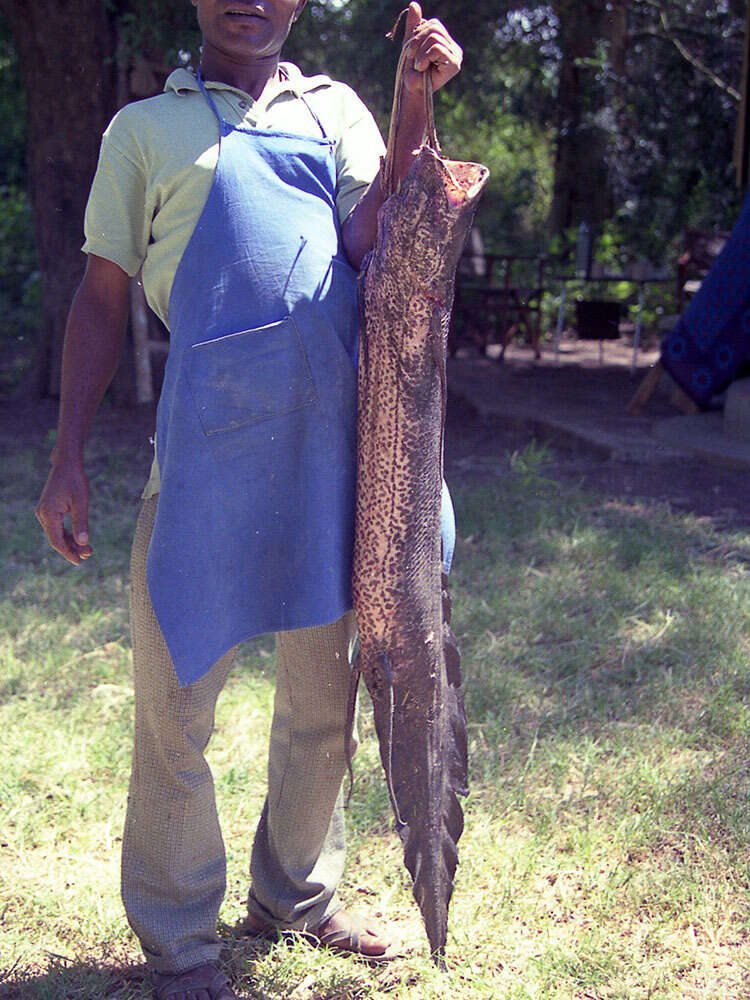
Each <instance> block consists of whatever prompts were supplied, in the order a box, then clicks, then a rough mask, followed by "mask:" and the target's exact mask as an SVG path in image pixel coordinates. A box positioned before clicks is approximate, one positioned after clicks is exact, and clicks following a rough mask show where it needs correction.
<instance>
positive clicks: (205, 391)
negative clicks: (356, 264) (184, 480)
mask: <svg viewBox="0 0 750 1000" xmlns="http://www.w3.org/2000/svg"><path fill="white" fill-rule="evenodd" d="M188 379H189V381H190V387H191V389H192V393H193V399H194V400H195V405H196V407H197V410H198V418H199V420H200V422H201V427H202V428H203V432H204V434H205V435H206V436H207V437H211V436H212V435H214V434H221V433H223V432H226V431H232V430H235V429H236V428H238V427H245V426H247V425H248V424H257V423H260V422H262V421H264V420H271V419H272V418H274V417H280V416H283V415H284V414H286V413H293V412H294V411H295V410H301V409H303V408H304V407H306V406H310V405H312V404H313V403H315V402H316V401H317V396H316V393H315V387H314V385H313V382H312V379H311V377H310V365H309V363H308V359H307V355H306V353H305V348H304V346H303V344H302V340H301V338H300V335H299V332H298V330H297V327H296V326H295V324H294V320H293V319H292V318H291V316H287V317H286V319H283V320H280V321H279V322H278V323H269V324H268V325H267V326H261V327H257V328H256V329H252V330H243V331H242V332H240V333H232V334H229V335H228V336H225V337H219V338H218V339H217V340H207V341H203V342H202V343H200V344H194V345H193V347H192V348H191V349H190V359H189V367H188Z"/></svg>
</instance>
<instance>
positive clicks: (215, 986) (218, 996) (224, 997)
mask: <svg viewBox="0 0 750 1000" xmlns="http://www.w3.org/2000/svg"><path fill="white" fill-rule="evenodd" d="M151 975H152V977H153V979H154V996H155V997H156V1000H169V998H170V997H174V996H177V995H179V994H180V993H182V994H187V995H188V996H189V995H190V994H192V995H193V996H195V994H196V993H199V992H204V993H208V995H209V997H210V998H211V1000H238V997H237V994H236V993H235V992H234V990H232V989H230V987H229V980H228V979H227V977H226V976H225V975H224V973H223V972H219V970H218V969H217V968H216V966H215V965H199V966H197V967H196V968H195V969H188V971H187V972H176V973H174V975H171V974H169V973H165V972H152V973H151Z"/></svg>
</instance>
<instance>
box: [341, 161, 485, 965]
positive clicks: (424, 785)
mask: <svg viewBox="0 0 750 1000" xmlns="http://www.w3.org/2000/svg"><path fill="white" fill-rule="evenodd" d="M488 174H489V172H488V170H487V168H486V167H484V166H482V165H481V164H473V163H463V162H460V161H449V160H444V159H442V158H441V157H440V155H439V153H438V152H437V151H436V150H435V149H433V148H431V147H430V146H427V145H425V146H422V147H421V148H420V150H419V151H418V152H417V153H416V155H415V157H414V160H413V162H412V165H411V169H410V171H409V173H408V175H407V177H406V178H405V180H404V181H403V183H402V184H401V187H400V189H399V191H398V192H396V193H394V194H392V195H391V196H390V197H389V198H388V200H387V201H386V202H385V203H384V205H383V206H382V208H381V210H380V213H379V217H378V235H377V239H376V243H375V246H374V248H373V250H372V252H371V253H370V254H369V255H368V257H367V258H366V260H365V262H364V266H363V271H362V274H361V276H360V314H361V349H360V364H359V374H358V380H359V387H358V392H359V408H358V428H357V442H358V467H357V512H356V522H355V545H354V568H353V577H352V591H353V598H354V608H355V611H356V613H357V620H358V625H359V636H360V653H359V667H360V669H361V671H362V674H363V676H364V678H365V682H366V684H367V688H368V691H369V693H370V696H371V698H372V701H373V708H374V716H375V727H376V731H377V734H378V739H379V743H380V756H381V761H382V764H383V768H384V771H385V774H386V781H387V783H388V789H389V794H390V797H391V804H392V806H393V811H394V814H395V817H396V824H397V828H398V830H399V833H400V835H401V838H402V842H403V845H404V860H405V864H406V866H407V868H408V870H409V872H410V873H411V875H412V879H413V882H414V895H415V898H416V900H417V903H418V905H419V907H420V910H421V911H422V914H423V917H424V920H425V926H426V930H427V935H428V938H429V941H430V947H431V949H432V952H433V954H434V955H435V956H440V955H442V953H443V951H444V948H445V943H446V937H447V919H448V905H449V902H450V899H451V895H452V892H453V879H454V875H455V871H456V866H457V862H458V854H457V848H456V845H457V842H458V839H459V837H460V836H461V832H462V830H463V812H462V810H461V806H460V803H459V800H458V796H459V795H463V794H466V791H467V786H468V776H467V772H468V760H467V741H466V718H465V714H464V708H463V699H462V695H461V673H460V656H459V653H458V648H457V644H456V641H455V637H454V636H453V633H452V631H451V629H450V600H449V598H448V593H447V583H446V580H445V578H444V577H443V576H442V574H441V551H440V502H441V486H442V451H443V432H444V422H445V400H446V375H445V356H446V341H447V334H448V325H449V319H450V312H451V306H452V301H453V288H454V282H455V273H456V268H457V265H458V259H459V257H460V254H461V251H462V249H463V246H464V244H465V241H466V237H467V235H468V232H469V229H470V227H471V222H472V219H473V215H474V211H475V208H476V204H477V201H478V198H479V195H480V193H481V191H482V189H483V187H484V185H485V183H486V181H487V177H488Z"/></svg>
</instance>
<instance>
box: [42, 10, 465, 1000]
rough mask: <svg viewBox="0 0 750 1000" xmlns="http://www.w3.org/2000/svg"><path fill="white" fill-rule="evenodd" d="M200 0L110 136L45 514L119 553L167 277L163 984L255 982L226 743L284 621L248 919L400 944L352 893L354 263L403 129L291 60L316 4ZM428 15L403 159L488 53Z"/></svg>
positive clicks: (161, 452)
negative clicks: (145, 364) (117, 378)
mask: <svg viewBox="0 0 750 1000" xmlns="http://www.w3.org/2000/svg"><path fill="white" fill-rule="evenodd" d="M192 2H193V4H194V6H196V8H197V13H198V20H199V23H200V26H201V30H202V33H203V49H202V59H201V66H200V70H199V72H198V74H196V75H193V74H192V73H190V72H188V71H187V70H177V71H175V73H173V74H172V75H171V76H170V78H169V79H168V81H167V84H166V87H165V93H164V94H162V95H160V96H159V97H156V98H151V99H149V100H147V101H141V102H137V103H136V104H132V105H129V106H128V107H126V108H125V109H123V111H121V112H120V113H119V114H118V115H117V116H116V117H115V119H114V120H113V122H112V123H111V125H110V126H109V128H108V129H107V132H106V133H105V137H104V141H103V144H102V152H101V157H100V162H99V167H98V170H97V174H96V177H95V179H94V183H93V186H92V191H91V196H90V199H89V205H88V208H87V214H86V243H85V245H84V251H85V252H86V253H87V254H88V263H87V268H86V273H85V276H84V279H83V281H82V283H81V286H80V288H79V290H78V292H77V294H76V297H75V299H74V301H73V304H72V307H71V311H70V317H69V322H68V329H67V334H66V342H65V352H64V363H63V380H62V396H61V408H60V423H59V430H58V437H57V443H56V445H55V448H54V451H53V455H52V471H51V472H50V476H49V479H48V481H47V484H46V486H45V488H44V491H43V494H42V497H41V499H40V501H39V505H38V508H37V516H38V518H39V520H40V522H41V524H42V526H43V528H44V530H45V532H46V534H47V537H48V539H49V541H50V544H51V545H52V546H53V548H55V549H56V550H57V551H58V552H60V553H61V555H63V556H64V557H65V558H66V559H68V560H69V561H70V562H71V563H73V564H75V565H79V564H80V563H81V562H82V561H84V560H86V559H88V558H90V556H91V555H92V554H93V549H92V547H91V545H90V543H89V537H88V527H87V510H88V485H87V480H86V475H85V472H84V460H83V451H84V441H85V438H86V435H87V432H88V430H89V427H90V424H91V421H92V419H93V416H94V413H95V411H96V408H97V407H98V405H99V402H100V401H101V398H102V396H103V394H104V391H105V390H106V388H107V386H108V384H109V382H110V380H111V378H112V376H113V374H114V372H115V369H116V367H117V364H118V360H119V356H120V352H121V348H122V342H123V337H124V334H125V329H126V324H127V316H128V288H129V280H130V277H131V276H132V275H134V274H135V273H136V272H137V271H138V270H139V268H142V273H143V282H144V288H145V291H146V295H147V297H148V299H149V302H150V304H151V305H152V308H154V309H155V311H156V312H157V313H158V314H159V315H160V316H161V317H162V319H163V320H164V321H165V323H166V324H167V325H168V327H169V330H170V354H169V359H168V363H167V370H166V373H165V382H164V387H163V390H162V394H161V399H160V403H159V412H158V416H157V436H156V459H155V464H154V468H153V470H152V475H151V479H150V481H149V484H148V486H147V488H146V491H145V492H144V498H145V502H144V506H143V509H142V511H141V514H140V517H139V520H138V525H137V528H136V535H135V540H134V543H133V554H132V565H131V614H132V627H133V659H134V669H135V705H136V709H135V711H136V718H135V748H134V755H133V773H132V778H131V787H130V796H129V800H128V814H127V819H126V828H125V835H124V838H123V878H122V891H123V900H124V903H125V908H126V911H127V915H128V920H129V922H130V924H131V926H132V927H133V929H134V930H135V932H136V934H137V935H138V937H139V940H140V942H141V945H142V947H143V950H144V953H145V955H146V958H147V961H148V964H149V966H150V968H151V970H152V974H153V976H154V980H155V988H156V995H157V997H158V998H160V1000H163V998H167V997H169V998H171V1000H231V998H232V997H233V996H234V994H233V993H232V991H231V989H230V988H229V986H228V984H227V981H226V979H225V977H224V976H223V975H222V974H221V973H219V972H218V970H217V968H216V961H217V958H218V955H219V951H220V941H219V938H218V936H217V933H216V919H217V915H218V910H219V905H220V903H221V899H222V897H223V893H224V888H225V859H224V849H223V844H222V840H221V833H220V830H219V826H218V819H217V815H216V807H215V802H214V795H213V785H212V780H211V775H210V772H209V770H208V766H207V764H206V761H205V759H204V757H203V751H204V750H205V747H206V745H207V743H208V739H209V737H210V733H211V728H212V725H213V713H214V706H215V703H216V699H217V697H218V694H219V692H220V691H221V688H222V686H223V684H224V681H225V680H226V676H227V673H228V671H229V668H230V666H231V661H232V658H233V655H234V648H235V646H236V645H237V643H238V642H240V641H241V640H242V639H245V638H248V637H250V636H251V635H256V634H260V633H261V632H266V631H274V632H276V637H277V656H278V678H277V691H276V702H275V711H274V720H273V724H272V731H271V741H270V751H269V766H268V774H269V786H268V796H267V799H266V803H265V806H264V809H263V813H262V816H261V820H260V823H259V826H258V830H257V833H256V837H255V841H254V845H253V851H252V859H251V888H250V893H249V898H248V918H247V921H248V931H249V932H250V933H256V934H259V933H265V932H267V931H269V930H272V929H276V928H280V929H292V930H294V929H298V930H302V929H304V930H305V931H307V932H308V933H309V934H310V935H311V936H312V937H313V938H314V939H315V940H317V941H318V942H320V943H321V944H324V945H327V946H329V947H333V948H338V949H340V950H344V951H350V952H355V953H359V954H362V955H365V956H367V957H368V958H371V959H385V958H388V957H390V955H391V942H390V941H389V939H388V937H387V935H386V934H385V933H384V932H383V931H381V930H378V929H377V928H375V927H373V926H371V925H370V924H369V923H367V922H365V921H361V920H358V919H357V918H356V917H354V916H352V915H351V914H350V913H348V912H347V911H346V910H344V909H342V908H341V907H340V905H339V903H338V900H337V897H336V885H337V883H338V880H339V878H340V876H341V873H342V870H343V862H344V830H343V814H342V802H341V783H342V779H343V775H344V769H345V752H344V733H345V728H346V718H347V696H348V687H349V674H350V664H351V656H352V651H353V646H354V640H355V635H356V625H355V622H354V617H353V612H352V611H351V602H350V596H349V592H348V574H349V571H350V560H351V551H350V550H351V533H352V524H353V520H352V519H353V488H354V418H355V405H356V392H355V377H354V372H355V365H356V351H357V330H356V309H355V283H354V274H355V272H354V271H353V270H352V268H358V267H359V266H360V263H361V261H362V258H363V256H364V255H365V253H366V252H367V251H368V250H369V248H370V247H371V246H372V244H373V242H374V238H375V234H376V224H377V223H376V217H377V211H378V208H379V207H380V205H381V204H382V201H383V195H382V192H381V189H380V181H379V176H378V173H377V172H378V167H379V159H380V155H381V152H382V141H381V140H380V137H379V135H378V133H377V129H376V127H375V125H374V122H373V121H372V118H371V116H370V115H369V113H368V112H367V111H366V110H365V109H364V107H363V106H362V104H361V103H360V102H359V100H358V99H357V98H356V96H355V95H354V94H353V92H352V91H350V90H349V88H347V87H345V86H344V85H342V84H337V83H333V82H331V81H330V80H329V79H328V78H326V77H312V78H305V77H303V76H302V74H301V73H300V72H299V70H298V69H297V68H296V67H294V66H292V65H291V64H288V63H281V62H280V58H279V57H280V51H281V47H282V44H283V42H284V41H285V39H286V37H287V35H288V33H289V30H290V28H291V25H292V23H293V22H294V21H295V20H296V19H297V17H298V16H299V15H300V13H301V12H302V9H303V7H304V5H305V0H192ZM406 32H407V35H408V36H409V37H410V40H411V41H410V45H411V50H410V51H411V56H410V65H409V67H408V70H407V72H406V74H405V92H404V98H403V101H402V107H401V114H400V121H399V128H398V133H397V137H396V157H395V163H396V173H397V176H398V177H399V178H401V177H403V176H405V174H406V172H407V170H408V167H409V163H410V158H411V151H412V150H413V149H414V148H415V147H417V146H418V145H419V143H420V141H421V137H422V134H423V130H424V111H423V108H424V103H423V93H422V86H423V81H424V80H425V79H426V78H427V75H429V79H430V81H431V85H432V87H433V89H437V88H438V87H440V86H442V85H443V84H444V83H446V82H447V81H448V80H449V79H450V78H451V77H452V76H454V75H455V74H456V73H457V72H458V70H459V68H460V63H461V50H460V48H459V47H458V46H457V45H456V43H455V42H454V41H453V39H452V38H451V37H450V35H449V34H448V33H447V32H446V30H445V28H444V27H443V26H442V25H441V24H440V23H439V22H437V21H434V20H426V21H425V20H422V15H421V10H420V7H419V5H418V4H416V3H412V4H411V5H410V7H409V9H408V13H407V17H406ZM66 515H70V518H71V529H70V530H69V529H68V528H67V527H66V526H65V523H64V522H65V518H66Z"/></svg>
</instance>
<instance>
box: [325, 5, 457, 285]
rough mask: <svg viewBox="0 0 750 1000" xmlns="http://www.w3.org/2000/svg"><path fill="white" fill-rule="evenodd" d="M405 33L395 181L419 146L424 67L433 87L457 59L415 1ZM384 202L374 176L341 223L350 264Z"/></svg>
mask: <svg viewBox="0 0 750 1000" xmlns="http://www.w3.org/2000/svg"><path fill="white" fill-rule="evenodd" d="M405 33H406V37H407V38H409V44H410V45H411V48H412V51H411V55H410V57H409V59H408V60H407V62H406V66H405V68H404V94H403V102H402V105H401V118H400V120H399V123H398V131H397V133H396V144H395V150H394V176H395V181H396V184H397V185H398V184H400V183H401V181H402V180H403V179H404V177H406V175H407V173H408V172H409V167H410V166H411V161H412V152H413V150H415V149H416V148H417V147H418V146H419V145H420V143H421V142H422V137H423V135H424V130H425V116H424V96H423V94H422V86H423V84H424V81H425V73H426V70H428V69H429V71H430V82H431V84H432V89H433V90H438V89H439V88H440V87H442V86H443V84H445V83H447V82H448V80H450V79H452V77H454V76H455V75H456V74H457V73H458V71H459V70H460V69H461V60H462V58H463V52H462V50H461V47H460V46H459V45H458V44H457V43H456V42H455V41H454V39H453V38H452V37H451V36H450V35H449V34H448V32H447V31H446V29H445V27H444V26H443V25H442V24H441V22H440V21H437V20H435V19H431V20H426V21H423V20H422V9H421V7H420V6H419V4H418V3H411V4H409V9H408V12H407V15H406V27H405ZM384 200H385V198H384V196H383V191H382V189H381V187H380V175H378V176H377V177H376V178H375V179H374V180H373V181H372V183H371V184H370V186H369V187H368V189H367V190H366V191H365V193H364V195H363V196H362V198H361V199H360V200H359V202H358V203H357V206H356V208H355V209H354V211H353V212H352V213H351V214H350V215H349V217H348V218H347V219H346V221H345V222H344V225H343V229H342V236H343V240H344V249H345V250H346V255H347V257H348V258H349V262H350V263H351V265H352V267H355V268H357V269H359V267H360V265H361V264H362V258H363V257H364V256H365V254H366V253H367V252H368V250H370V249H371V248H372V246H373V244H374V243H375V237H376V235H377V226H378V223H377V217H378V209H379V208H380V206H381V205H382V204H383V202H384Z"/></svg>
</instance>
